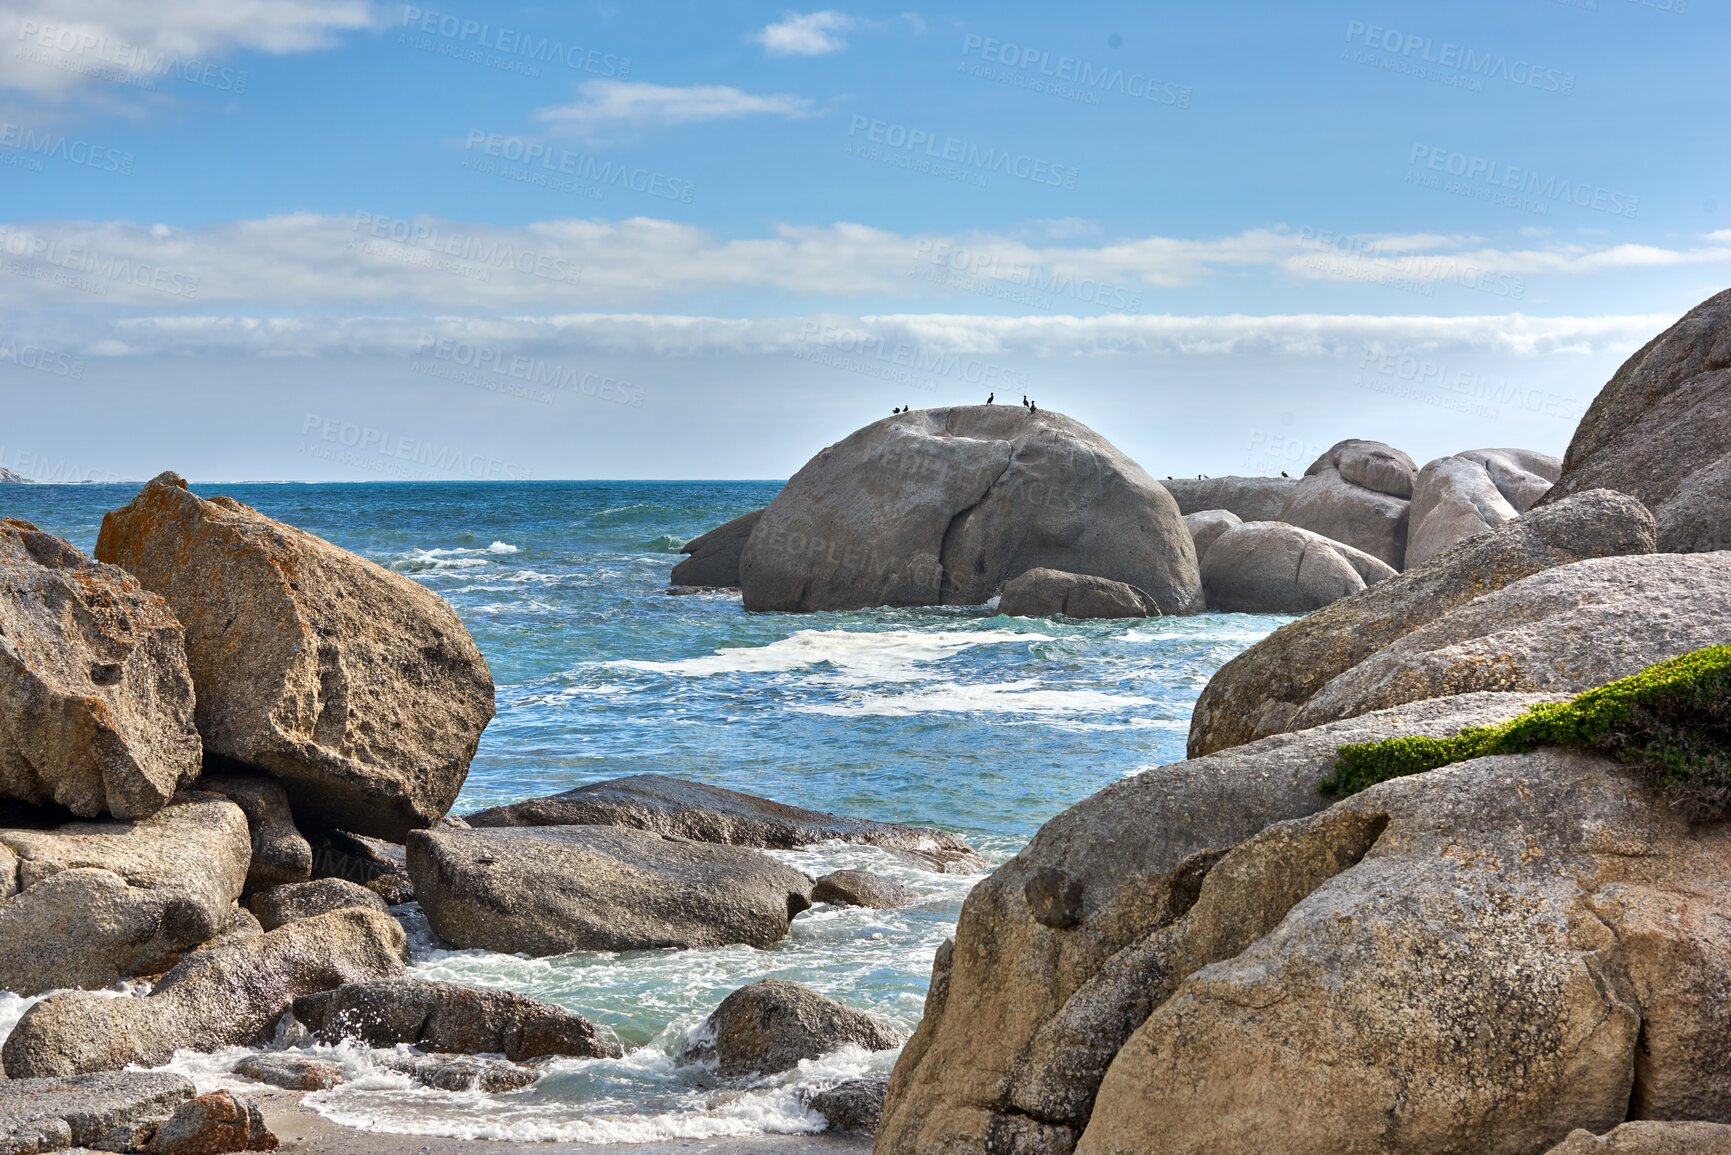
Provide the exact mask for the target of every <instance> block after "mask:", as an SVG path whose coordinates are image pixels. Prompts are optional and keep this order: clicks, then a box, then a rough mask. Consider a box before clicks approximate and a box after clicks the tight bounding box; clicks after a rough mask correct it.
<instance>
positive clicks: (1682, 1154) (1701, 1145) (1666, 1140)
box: [1546, 1119, 1731, 1155]
mask: <svg viewBox="0 0 1731 1155" xmlns="http://www.w3.org/2000/svg"><path fill="white" fill-rule="evenodd" d="M1546 1155H1731V1127H1728V1126H1726V1125H1725V1124H1723V1123H1702V1122H1687V1123H1662V1122H1659V1121H1657V1120H1650V1119H1643V1120H1638V1121H1636V1122H1633V1123H1622V1124H1619V1125H1618V1126H1616V1127H1613V1128H1611V1130H1609V1131H1607V1132H1606V1133H1605V1134H1603V1135H1595V1134H1593V1133H1592V1132H1591V1131H1589V1130H1587V1129H1586V1128H1584V1127H1583V1128H1581V1129H1580V1130H1578V1131H1571V1132H1570V1133H1569V1137H1568V1138H1567V1139H1564V1140H1563V1141H1562V1142H1561V1143H1558V1144H1557V1145H1556V1146H1555V1147H1552V1148H1551V1149H1550V1151H1549V1152H1547V1153H1546Z"/></svg>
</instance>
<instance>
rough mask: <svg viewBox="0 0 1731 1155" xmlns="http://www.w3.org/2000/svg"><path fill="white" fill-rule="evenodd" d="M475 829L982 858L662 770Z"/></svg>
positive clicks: (489, 816) (919, 829)
mask: <svg viewBox="0 0 1731 1155" xmlns="http://www.w3.org/2000/svg"><path fill="white" fill-rule="evenodd" d="M467 821H468V823H469V825H470V826H473V827H476V828H478V829H479V828H486V827H498V826H629V827H632V828H634V829H637V830H651V831H655V832H656V833H658V834H671V835H675V836H677V837H679V838H690V839H693V840H694V841H697V842H720V843H724V844H727V845H730V846H754V847H758V848H761V849H764V850H796V849H798V848H799V847H802V846H810V845H812V844H813V843H816V842H830V841H839V842H852V843H857V844H860V845H864V846H881V847H883V848H884V849H885V850H891V851H895V852H897V853H898V854H905V855H911V856H913V857H915V858H917V859H919V860H920V861H922V862H924V863H926V864H928V865H930V866H933V867H935V868H936V869H938V870H940V871H943V872H946V873H956V874H975V873H979V872H982V871H984V870H985V869H986V863H985V862H984V861H983V860H982V859H981V858H980V857H979V856H978V855H977V854H975V853H974V849H973V847H971V846H969V845H968V844H967V842H965V841H964V840H963V839H962V838H960V837H959V836H957V835H954V834H951V833H949V832H948V831H946V830H931V829H928V828H927V827H924V826H902V825H899V824H897V823H894V822H873V821H872V820H871V819H869V818H846V817H843V816H841V815H838V814H830V813H827V812H825V811H822V810H805V809H802V808H800V807H798V806H785V805H783V804H782V803H780V802H772V801H770V800H769V799H767V798H758V797H756V796H755V795H751V794H741V793H739V792H738V791H737V790H727V789H723V788H722V787H720V786H710V785H708V784H706V783H703V782H688V781H686V780H685V779H683V778H669V777H668V776H667V775H665V774H633V775H631V776H630V777H627V778H612V779H609V780H608V781H606V782H592V783H590V784H589V785H588V786H579V787H577V789H575V790H567V791H565V793H563V794H555V795H553V796H552V797H551V798H531V799H529V800H528V801H526V802H514V803H512V804H511V805H509V806H496V807H493V808H491V809H488V810H481V811H477V812H476V813H474V814H471V815H469V816H468V818H467Z"/></svg>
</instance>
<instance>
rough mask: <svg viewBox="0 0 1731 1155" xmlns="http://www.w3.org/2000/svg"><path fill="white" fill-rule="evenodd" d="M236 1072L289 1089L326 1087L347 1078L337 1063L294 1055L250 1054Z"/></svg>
mask: <svg viewBox="0 0 1731 1155" xmlns="http://www.w3.org/2000/svg"><path fill="white" fill-rule="evenodd" d="M234 1073H235V1074H237V1075H240V1076H242V1077H243V1078H247V1079H252V1080H254V1081H255V1082H259V1083H269V1084H270V1085H271V1086H273V1087H281V1088H283V1089H284V1090H285V1091H325V1090H329V1089H330V1088H332V1087H334V1086H336V1085H337V1084H338V1083H341V1082H342V1081H343V1070H342V1068H341V1067H339V1066H337V1065H336V1064H335V1063H327V1062H325V1061H324V1060H323V1059H302V1058H298V1057H296V1056H294V1055H248V1056H247V1057H246V1058H244V1059H242V1060H241V1061H240V1062H239V1063H237V1064H235V1068H234Z"/></svg>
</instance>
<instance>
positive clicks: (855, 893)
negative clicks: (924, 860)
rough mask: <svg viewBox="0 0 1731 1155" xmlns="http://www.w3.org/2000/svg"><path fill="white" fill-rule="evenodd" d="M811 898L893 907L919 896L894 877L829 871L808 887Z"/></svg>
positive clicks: (818, 900) (860, 871) (885, 908)
mask: <svg viewBox="0 0 1731 1155" xmlns="http://www.w3.org/2000/svg"><path fill="white" fill-rule="evenodd" d="M811 900H812V901H813V902H834V903H839V904H841V905H843V906H869V907H873V908H875V909H877V910H895V909H897V908H899V907H904V906H913V905H914V904H915V903H917V902H919V900H920V896H919V895H917V894H915V893H914V892H913V891H911V890H909V889H908V888H907V887H905V886H903V885H902V884H901V883H899V882H897V881H896V880H895V879H893V878H885V877H884V876H883V875H881V874H873V873H872V872H871V871H869V870H832V871H830V872H829V873H828V874H826V875H824V876H823V877H822V878H820V879H818V880H817V884H816V885H815V886H813V887H812V888H811Z"/></svg>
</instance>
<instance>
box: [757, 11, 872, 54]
mask: <svg viewBox="0 0 1731 1155" xmlns="http://www.w3.org/2000/svg"><path fill="white" fill-rule="evenodd" d="M858 26H859V21H857V20H855V19H854V18H853V17H852V16H849V15H848V14H847V13H845V12H837V11H835V10H834V9H825V10H824V11H822V12H807V13H805V14H803V15H801V14H800V13H798V12H789V13H787V14H786V15H785V16H783V17H782V19H781V20H780V21H778V22H777V23H775V24H771V25H769V26H768V27H767V28H765V29H764V30H763V31H762V32H759V33H758V34H757V35H756V36H753V37H752V39H753V40H755V41H756V42H757V43H759V44H761V45H763V50H764V51H765V52H767V53H769V54H770V55H771V56H825V55H828V54H829V53H831V52H840V51H841V50H842V49H844V48H846V47H847V41H846V40H843V39H842V38H841V36H840V33H843V32H848V31H851V30H852V29H854V28H856V27H858Z"/></svg>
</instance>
